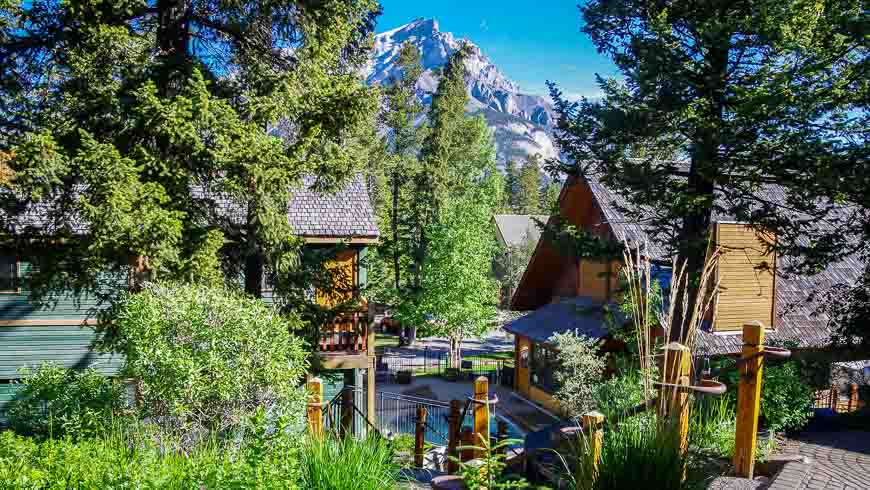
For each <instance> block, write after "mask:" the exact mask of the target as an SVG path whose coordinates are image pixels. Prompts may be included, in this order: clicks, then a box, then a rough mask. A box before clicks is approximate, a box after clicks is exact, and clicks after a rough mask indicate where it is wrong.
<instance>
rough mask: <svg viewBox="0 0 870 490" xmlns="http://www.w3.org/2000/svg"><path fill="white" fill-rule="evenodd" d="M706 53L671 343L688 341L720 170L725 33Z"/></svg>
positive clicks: (726, 70)
mask: <svg viewBox="0 0 870 490" xmlns="http://www.w3.org/2000/svg"><path fill="white" fill-rule="evenodd" d="M709 42H710V46H711V47H710V49H709V50H708V51H707V55H706V58H707V66H709V67H710V68H709V71H708V72H707V75H708V76H706V77H704V79H705V80H707V84H706V86H703V87H699V92H700V95H702V96H703V97H704V98H705V99H707V100H708V101H709V107H710V110H709V112H708V115H707V118H708V121H709V126H708V128H707V129H705V130H704V131H702V132H701V133H700V134H699V135H698V136H699V137H698V138H697V140H696V141H695V143H694V148H693V149H692V163H691V166H690V168H689V176H688V181H687V184H688V188H687V190H686V192H687V194H688V195H689V196H691V197H692V199H693V200H694V201H695V202H696V203H699V202H700V203H703V205H698V204H695V205H694V206H693V208H692V210H691V211H690V212H689V213H687V215H686V216H685V217H684V218H683V223H682V226H681V227H680V231H679V235H678V251H679V255H680V257H681V258H682V259H683V260H685V261H686V263H685V266H686V281H684V282H683V283H681V284H679V285H678V292H677V296H676V297H677V298H683V297H684V292H685V293H687V294H686V295H685V297H686V298H687V301H685V303H684V304H683V302H682V300H680V301H678V302H677V304H675V305H674V317H673V319H672V322H673V324H672V325H671V326H670V327H671V328H670V332H669V335H668V337H669V340H670V341H671V342H683V343H685V342H686V341H687V337H688V335H689V332H690V331H691V329H692V326H691V324H690V322H691V316H692V312H693V311H694V309H695V304H696V303H697V300H698V295H699V291H698V287H699V280H700V274H701V272H702V271H703V268H704V263H705V260H706V253H707V243H708V236H709V233H710V222H711V219H712V214H713V201H714V190H715V183H716V179H717V178H718V177H719V175H720V173H721V171H722V169H721V164H720V162H721V155H720V154H719V151H720V147H721V144H722V134H721V131H720V128H721V126H722V124H723V115H724V107H725V88H726V83H727V76H728V53H729V42H730V41H729V36H728V35H727V34H726V35H725V36H723V37H720V38H718V39H716V40H712V41H709Z"/></svg>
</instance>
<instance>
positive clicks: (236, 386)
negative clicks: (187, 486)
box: [116, 284, 306, 433]
mask: <svg viewBox="0 0 870 490" xmlns="http://www.w3.org/2000/svg"><path fill="white" fill-rule="evenodd" d="M116 326H117V331H118V333H117V335H118V337H117V341H116V342H117V343H116V345H117V346H118V349H119V350H120V351H122V352H123V353H124V354H125V356H126V362H125V365H124V369H123V371H124V373H125V374H126V375H127V376H130V377H133V378H136V379H137V380H138V383H139V396H140V404H139V409H140V410H141V415H142V416H144V417H146V418H150V419H151V420H154V421H156V422H159V423H160V424H161V425H163V427H164V428H170V429H171V428H177V429H181V430H185V431H187V432H188V433H191V430H194V431H195V430H197V429H207V430H217V431H227V430H229V429H232V428H237V427H238V426H239V425H240V424H241V423H242V422H243V421H244V420H245V419H246V418H247V417H249V416H251V415H252V414H253V413H255V412H256V411H257V410H258V409H260V408H263V409H265V410H266V412H267V413H268V414H269V415H270V416H271V417H273V418H274V417H277V416H280V415H289V414H296V415H297V416H300V417H301V415H302V413H303V410H302V406H301V404H302V403H303V402H304V399H305V394H304V392H303V391H301V389H300V388H299V380H300V377H301V376H302V374H303V373H304V371H305V369H306V353H305V350H304V349H303V342H302V341H301V340H300V339H298V338H297V337H295V336H293V335H292V334H291V333H290V331H291V330H293V329H294V328H296V327H297V326H298V321H296V320H295V319H294V318H292V317H291V318H288V317H285V316H282V315H280V314H279V313H278V312H276V311H275V310H273V309H272V308H269V307H268V306H267V305H265V304H264V303H263V302H262V301H259V300H255V299H252V298H249V297H247V296H245V295H243V294H241V293H240V292H235V291H230V290H227V289H223V288H213V287H207V286H196V285H180V284H151V285H148V286H147V287H146V288H145V289H144V290H143V291H141V292H139V293H137V294H133V295H130V296H128V297H127V298H126V299H125V301H124V302H123V303H122V306H121V308H120V309H119V310H118V314H117V322H116Z"/></svg>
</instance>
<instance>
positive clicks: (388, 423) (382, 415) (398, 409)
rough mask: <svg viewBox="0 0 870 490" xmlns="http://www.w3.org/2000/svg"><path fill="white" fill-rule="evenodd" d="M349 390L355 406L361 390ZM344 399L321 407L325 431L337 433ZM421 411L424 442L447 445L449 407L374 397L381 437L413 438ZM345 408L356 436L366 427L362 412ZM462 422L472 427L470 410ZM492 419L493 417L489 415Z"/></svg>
mask: <svg viewBox="0 0 870 490" xmlns="http://www.w3.org/2000/svg"><path fill="white" fill-rule="evenodd" d="M345 390H350V391H351V392H352V393H353V396H351V397H350V400H351V403H353V404H354V405H357V404H359V403H360V400H362V398H361V396H360V395H362V393H363V392H362V390H360V389H358V388H354V387H348V388H345ZM344 401H345V398H343V397H342V393H339V394H338V395H336V396H335V397H334V398H333V399H332V400H331V401H330V402H329V403H327V404H326V405H325V406H324V407H323V413H324V417H323V419H324V421H323V423H324V426H325V428H326V429H327V430H332V431H335V432H339V431H340V425H341V418H342V412H343V411H344V410H345V408H344ZM418 407H424V408H425V409H426V424H425V426H424V427H425V430H424V438H425V440H426V442H428V443H430V444H434V445H439V446H443V445H446V444H447V440H448V438H449V436H448V432H449V422H448V416H449V415H450V403H448V402H444V401H440V400H432V399H428V398H419V397H415V396H408V395H402V394H399V393H389V392H379V393H377V395H376V397H375V414H376V417H375V422H376V424H375V426H374V429H376V430H377V431H378V432H380V433H381V434H384V435H386V434H392V435H394V436H395V435H399V434H409V435H413V434H414V433H415V429H416V423H417V408H418ZM359 408H360V407H357V406H354V407H348V409H349V410H351V413H352V414H353V422H352V424H353V426H352V428H351V432H352V433H354V434H360V428H361V427H366V426H367V425H368V422H367V421H365V420H363V421H361V422H360V420H359V416H362V415H363V412H364V410H365V409H364V408H363V409H362V411H361V410H359ZM464 413H465V418H464V419H463V421H462V424H461V425H473V423H474V414H473V413H472V410H464ZM491 416H492V417H493V418H495V417H496V414H495V413H494V412H493V413H491ZM490 425H491V430H492V431H493V434H494V433H495V430H496V426H497V424H496V423H495V420H493V422H492V423H491V424H490Z"/></svg>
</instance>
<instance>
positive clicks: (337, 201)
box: [0, 175, 379, 241]
mask: <svg viewBox="0 0 870 490" xmlns="http://www.w3.org/2000/svg"><path fill="white" fill-rule="evenodd" d="M315 184H316V180H315V178H314V177H304V178H303V179H302V185H301V186H300V188H299V189H295V190H293V191H292V194H291V199H290V203H289V205H288V209H287V219H288V221H289V223H290V226H291V227H292V229H293V230H294V232H295V233H296V234H297V235H298V236H303V237H306V238H311V239H323V240H324V241H329V240H332V239H335V240H342V239H365V240H376V239H377V238H378V236H379V233H378V227H377V219H376V217H375V213H374V210H373V209H372V205H371V201H370V200H369V195H368V191H367V186H366V183H365V181H364V179H363V177H362V176H361V175H355V176H353V177H352V178H350V179H348V181H347V182H345V183H344V184H343V185H342V186H341V187H339V188H338V189H337V190H336V191H335V192H320V191H317V190H315V187H316V186H315ZM193 195H194V198H195V199H199V200H202V201H205V202H206V203H208V204H210V206H207V207H208V208H209V211H210V213H211V214H212V218H214V219H220V220H224V221H225V222H227V223H228V224H229V225H230V226H241V225H242V224H244V222H245V217H246V211H245V209H246V208H245V204H244V203H242V202H238V201H236V200H233V199H231V198H230V197H229V196H227V195H225V194H221V193H217V192H209V191H208V190H206V189H205V188H204V187H201V186H200V187H196V188H195V189H194V191H193ZM62 206H63V200H61V199H59V198H57V199H45V200H43V201H41V202H39V203H31V204H30V205H29V206H28V207H26V208H25V209H23V210H22V211H21V212H19V213H17V214H16V215H14V216H5V215H4V216H0V218H2V219H3V220H4V221H3V223H2V224H3V225H4V228H5V229H7V230H8V231H9V232H11V233H14V234H26V233H31V232H35V233H39V234H52V233H55V232H56V231H57V230H59V229H61V227H62V226H64V225H67V226H69V227H70V228H71V231H72V232H73V233H76V234H86V233H87V231H88V224H87V223H86V222H84V221H83V220H82V219H81V218H80V217H79V216H78V214H77V213H75V206H70V207H69V208H68V209H69V210H68V212H66V213H61V212H59V211H60V209H61V207H62ZM56 216H62V218H57V219H59V220H63V222H55V221H54V220H55V217H56Z"/></svg>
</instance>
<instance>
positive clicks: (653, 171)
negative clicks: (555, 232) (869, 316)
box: [551, 0, 870, 339]
mask: <svg viewBox="0 0 870 490" xmlns="http://www.w3.org/2000/svg"><path fill="white" fill-rule="evenodd" d="M581 12H582V16H583V24H584V27H583V31H584V32H585V33H586V34H588V35H589V36H590V38H591V39H592V41H593V43H594V44H595V46H596V47H597V48H598V50H599V52H601V53H602V54H604V55H607V56H609V57H610V58H611V59H612V60H613V61H614V63H616V65H617V67H618V68H619V70H620V72H621V74H622V77H623V80H624V81H620V80H616V79H609V80H605V79H599V85H600V87H601V89H602V91H603V93H604V95H603V97H602V98H601V99H600V100H597V101H590V100H583V101H581V102H580V103H572V102H569V101H567V100H565V99H564V98H563V97H562V94H561V93H560V92H559V91H558V89H556V88H555V87H554V86H551V91H552V94H553V96H554V99H555V100H556V101H557V104H556V105H557V110H558V112H559V113H560V114H561V118H560V122H559V130H560V136H559V143H560V148H561V149H562V150H563V151H564V152H565V153H566V154H567V155H568V157H569V162H568V163H566V164H564V165H562V166H561V170H563V171H565V172H567V173H569V174H584V173H589V172H596V173H600V175H601V179H602V181H603V182H604V183H605V184H606V185H608V186H610V187H611V188H613V189H614V190H615V191H617V192H619V193H620V194H622V195H624V196H625V197H626V199H628V201H629V202H630V203H632V204H634V206H633V207H634V208H635V209H642V210H643V215H644V216H643V218H644V223H645V224H646V226H648V227H649V228H650V231H651V233H650V236H653V237H656V239H659V240H662V241H663V242H664V243H665V245H667V246H669V247H671V249H672V251H674V252H677V253H679V255H680V256H681V257H682V258H684V259H686V260H687V263H688V267H689V270H690V271H698V270H699V269H700V267H701V264H702V262H703V261H704V256H705V250H706V247H707V233H708V229H709V226H710V223H711V220H712V219H713V214H714V212H716V213H722V214H725V215H730V216H733V217H734V218H736V219H737V220H739V221H743V222H748V223H752V224H753V225H755V226H757V227H759V228H763V229H766V230H770V231H772V232H774V233H775V234H776V236H777V241H776V247H777V248H778V249H779V253H780V254H781V255H782V256H796V257H799V258H800V260H798V261H792V262H791V263H792V264H794V265H796V266H798V267H800V268H801V269H803V270H806V271H810V272H812V271H814V270H818V268H819V267H822V266H824V265H825V264H827V263H829V262H830V261H832V260H837V259H838V258H840V257H843V256H845V255H848V254H850V253H852V252H853V251H854V250H855V248H856V243H858V241H856V240H854V233H853V232H854V231H855V226H856V223H859V222H860V220H861V216H860V215H861V214H862V213H866V211H862V210H857V211H855V210H853V212H845V213H844V212H842V208H840V210H839V211H838V210H837V208H838V207H839V204H841V203H842V202H843V201H846V200H848V201H851V202H852V203H861V201H862V200H863V203H864V204H865V205H866V202H867V201H866V190H867V189H868V188H870V185H868V181H867V175H868V163H867V162H868V160H867V145H866V141H867V139H868V136H870V134H868V125H867V121H868V118H867V111H866V100H867V98H868V77H867V74H868V63H870V62H868V45H867V43H866V32H867V18H866V8H864V6H862V2H860V1H858V0H829V1H824V2H807V1H803V0H786V1H780V0H777V1H773V0H737V1H734V0H715V1H708V2H703V3H702V4H698V2H695V1H688V0H686V1H679V0H678V1H674V2H667V3H663V2H654V1H646V0H595V1H591V2H588V3H586V4H584V5H583V6H582V7H581ZM674 158H677V159H680V160H681V161H680V162H675V161H673V159H674ZM770 184H778V185H780V186H781V187H782V190H783V192H784V194H785V195H784V200H770V199H766V198H765V196H764V193H760V192H759V190H760V189H762V188H764V186H766V185H770ZM717 195H718V196H719V198H718V199H717V198H716V196H717ZM865 209H866V208H865ZM635 217H637V218H640V217H641V216H635ZM650 217H652V219H649V218H650ZM864 222H866V221H864ZM819 224H823V225H824V226H819ZM690 289H691V288H690ZM690 297H691V296H690ZM692 303H693V302H692V301H690V302H689V305H688V306H689V307H691V305H692ZM678 318H679V315H678ZM678 324H681V322H678ZM681 330H682V329H681V328H672V329H671V337H672V338H675V339H676V338H680V337H682V336H683V332H682V331H681Z"/></svg>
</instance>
